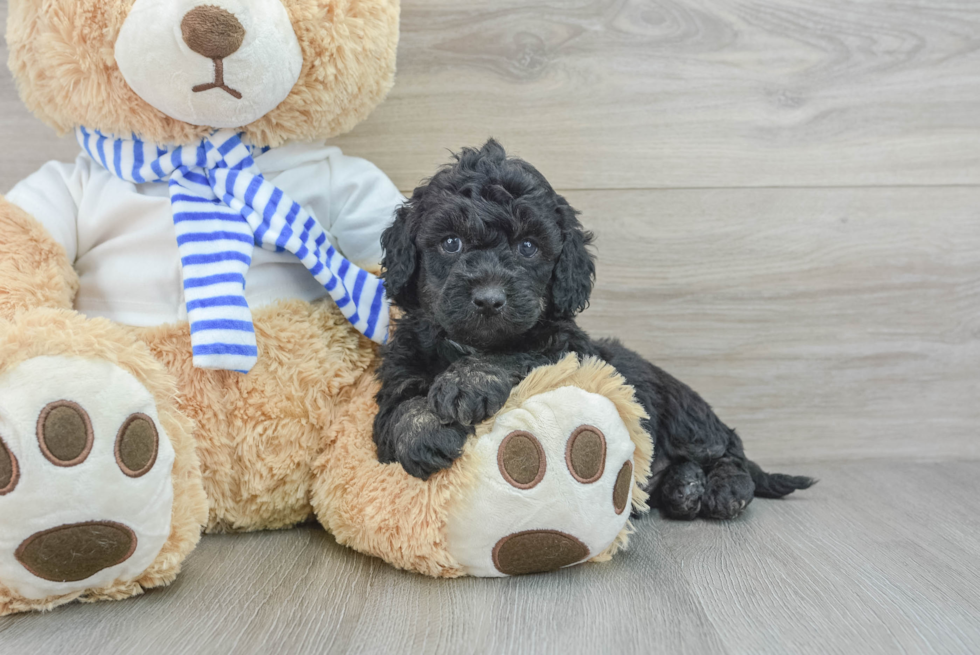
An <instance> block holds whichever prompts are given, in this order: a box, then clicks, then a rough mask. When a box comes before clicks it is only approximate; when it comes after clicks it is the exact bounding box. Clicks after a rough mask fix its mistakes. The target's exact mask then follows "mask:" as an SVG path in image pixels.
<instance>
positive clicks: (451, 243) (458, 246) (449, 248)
mask: <svg viewBox="0 0 980 655" xmlns="http://www.w3.org/2000/svg"><path fill="white" fill-rule="evenodd" d="M442 249H443V250H445V251H446V252H448V253H457V252H459V251H460V250H462V249H463V240H462V239H460V238H459V237H449V238H448V239H445V240H443V242H442Z"/></svg>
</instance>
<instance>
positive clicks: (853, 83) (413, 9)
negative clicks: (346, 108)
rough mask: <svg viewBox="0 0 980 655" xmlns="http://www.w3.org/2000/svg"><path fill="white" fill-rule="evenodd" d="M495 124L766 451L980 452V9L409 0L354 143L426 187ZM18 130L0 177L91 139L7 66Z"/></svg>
mask: <svg viewBox="0 0 980 655" xmlns="http://www.w3.org/2000/svg"><path fill="white" fill-rule="evenodd" d="M0 18H2V19H4V20H5V18H6V3H4V4H3V6H2V7H0ZM2 54H3V56H4V58H5V54H6V53H5V52H3V53H2ZM488 136H495V137H497V138H498V139H499V140H501V142H502V143H503V144H504V145H505V146H506V147H507V148H508V150H509V151H510V152H511V153H512V154H515V155H520V156H523V157H525V158H526V159H528V160H529V161H531V162H532V163H533V164H535V165H536V166H537V167H538V168H540V169H541V170H542V172H544V173H545V175H547V176H548V177H549V178H550V179H551V181H552V182H553V184H554V185H555V186H556V187H557V188H559V189H560V190H561V191H562V192H563V193H565V194H566V195H567V197H568V198H569V200H570V202H571V203H572V204H573V205H574V206H576V207H577V208H579V209H580V210H582V212H583V220H584V221H585V223H586V224H587V225H588V226H589V227H591V228H592V229H594V230H595V232H596V233H597V234H598V237H599V241H598V250H597V252H598V255H599V281H598V285H597V288H596V292H595V295H594V299H593V306H592V308H591V309H590V310H589V311H588V312H586V314H585V315H584V316H583V319H582V320H583V323H584V324H585V325H586V326H587V327H588V328H589V329H590V330H592V331H593V332H594V333H596V334H601V335H619V336H621V337H623V338H624V340H625V341H626V342H627V343H629V344H630V345H632V346H634V347H635V348H636V349H637V350H639V351H640V352H641V353H642V354H644V355H646V356H648V357H650V358H652V359H654V360H655V361H657V362H658V363H659V364H661V365H663V366H664V367H665V368H667V369H668V370H670V371H672V372H673V373H675V374H676V375H678V377H681V378H682V379H684V380H685V381H687V382H688V383H689V384H691V385H692V386H693V387H694V388H696V389H698V390H700V391H701V392H702V393H703V394H704V395H705V396H706V397H707V398H708V399H709V401H710V402H712V404H713V405H714V406H715V407H716V408H717V409H718V410H719V412H720V413H721V414H722V416H723V418H725V419H726V420H727V421H728V422H729V423H730V424H732V425H734V426H736V427H737V428H738V429H739V431H740V432H741V433H742V434H743V436H744V438H745V440H746V443H747V445H748V448H749V452H750V454H752V455H754V456H756V457H757V458H759V459H762V460H764V461H774V460H813V459H826V460H829V459H850V458H867V457H876V456H884V455H888V456H901V457H908V458H919V459H921V458H926V459H943V458H976V457H978V456H980V428H978V425H980V4H977V3H976V2H974V1H973V0H905V1H903V2H901V3H896V2H891V1H888V0H868V1H865V2H853V0H826V1H824V2H819V3H814V2H805V1H803V0H754V1H743V0H714V1H709V0H683V1H681V0H564V1H559V0H551V1H546V0H534V1H530V2H529V1H526V0H403V38H402V42H401V47H400V52H399V78H398V82H397V84H396V86H395V89H394V90H393V92H392V94H391V96H390V98H389V100H388V101H387V102H386V103H385V104H384V105H383V106H382V107H381V108H379V109H378V110H377V111H376V112H375V113H374V115H373V116H372V117H371V118H370V119H369V120H368V121H367V122H365V123H364V124H362V125H360V126H359V127H358V128H356V129H355V130H354V131H353V132H352V133H351V134H348V135H345V136H344V137H342V138H339V139H337V143H338V144H339V145H341V146H342V147H343V148H344V149H345V151H346V152H347V153H348V154H355V155H360V156H364V157H367V158H369V159H371V160H372V161H374V162H375V163H377V164H378V165H379V166H380V167H381V168H382V169H383V170H385V171H386V172H387V173H388V174H389V175H390V176H391V177H392V179H394V180H395V181H396V183H397V184H398V185H399V187H400V188H402V189H404V190H406V191H409V190H411V188H412V187H413V186H415V185H416V184H417V183H418V182H419V181H420V180H421V179H423V178H425V177H426V176H428V175H431V174H432V172H433V171H434V170H435V168H436V166H438V165H439V164H441V163H444V162H445V161H446V159H447V153H448V151H449V150H452V149H457V148H459V147H461V146H464V145H479V144H480V143H481V142H482V141H483V140H485V139H486V138H487V137H488ZM0 144H3V145H2V146H0V190H6V189H8V188H9V187H10V186H12V185H13V184H14V183H15V182H16V181H17V180H18V179H20V178H22V177H24V176H25V175H27V174H29V173H30V172H31V171H33V170H35V169H36V168H37V167H38V166H39V165H40V164H41V163H43V162H44V161H45V160H47V159H50V158H60V159H71V158H73V157H74V154H75V151H76V150H77V148H76V146H75V145H74V143H73V142H71V141H70V140H59V139H57V138H56V137H55V136H54V135H52V134H51V133H50V132H49V131H48V130H47V129H46V128H45V127H43V126H42V125H40V124H39V123H38V122H37V121H36V120H34V119H33V118H32V117H31V116H30V115H29V114H28V113H27V112H26V110H24V109H23V108H22V107H21V105H20V104H19V101H18V100H17V98H16V93H15V90H14V88H13V82H12V80H11V79H10V75H9V73H6V72H3V73H0Z"/></svg>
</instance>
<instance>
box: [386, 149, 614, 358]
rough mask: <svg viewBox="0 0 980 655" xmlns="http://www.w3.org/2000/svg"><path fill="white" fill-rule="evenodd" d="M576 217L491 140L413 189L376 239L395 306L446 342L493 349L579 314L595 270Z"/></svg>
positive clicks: (529, 168) (530, 168)
mask: <svg viewBox="0 0 980 655" xmlns="http://www.w3.org/2000/svg"><path fill="white" fill-rule="evenodd" d="M591 241H592V235H591V234H590V233H588V232H585V231H584V230H583V229H582V226H581V224H580V223H579V221H578V218H576V211H575V210H574V209H572V208H571V207H570V206H569V204H568V203H567V202H566V201H565V199H564V198H562V197H561V196H560V195H558V194H557V193H555V191H554V189H552V188H551V185H550V184H548V182H547V180H545V179H544V176H542V175H541V173H539V172H538V171H537V170H536V169H535V168H534V167H533V166H531V165H530V164H528V163H527V162H525V161H523V160H520V159H516V158H508V157H507V154H506V153H505V152H504V149H503V148H502V147H501V146H500V144H498V143H497V142H496V141H493V140H490V141H488V142H487V144H486V145H484V146H483V147H482V148H480V149H479V150H476V149H471V148H466V149H464V150H463V151H462V152H461V153H459V154H458V155H455V156H454V162H453V163H452V164H450V165H448V166H446V167H445V168H443V169H442V170H440V171H439V172H438V173H436V175H435V176H434V177H433V178H432V179H431V180H429V181H428V183H426V184H424V185H422V186H420V187H418V188H417V189H415V192H414V193H413V195H412V198H411V200H409V201H408V202H407V203H406V204H405V205H403V206H402V207H401V209H400V210H399V211H398V216H397V218H396V220H395V222H394V224H393V225H392V226H391V227H390V228H388V229H387V230H386V231H385V233H384V235H383V236H382V238H381V242H382V245H383V246H384V249H385V256H384V261H383V265H384V268H385V272H384V280H385V284H386V286H387V290H388V295H389V297H390V298H391V299H392V301H393V302H394V303H395V304H396V305H398V306H400V307H401V308H402V309H404V310H406V311H408V312H415V311H421V312H424V313H425V315H426V316H427V317H428V318H429V319H430V320H432V321H434V322H435V323H437V324H438V325H439V326H441V327H442V328H443V330H445V332H446V333H447V335H448V336H449V338H450V339H452V340H453V341H456V342H457V343H460V344H462V345H467V346H472V347H475V348H481V349H486V348H493V347H495V346H500V345H504V344H506V343H508V342H511V341H514V340H516V339H518V338H519V337H520V336H521V335H522V334H524V333H526V332H527V331H528V330H530V329H531V328H533V327H534V326H535V325H537V324H539V323H540V322H542V321H547V320H556V319H567V318H571V317H572V316H574V315H575V314H576V313H578V312H580V311H582V310H583V309H585V307H586V306H587V305H588V302H589V294H590V293H591V291H592V282H593V279H594V277H595V267H594V265H593V262H592V257H591V255H590V253H589V251H588V248H587V246H588V245H589V244H590V243H591Z"/></svg>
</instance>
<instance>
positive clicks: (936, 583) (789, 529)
mask: <svg viewBox="0 0 980 655" xmlns="http://www.w3.org/2000/svg"><path fill="white" fill-rule="evenodd" d="M787 470H788V471H790V472H797V473H808V474H813V475H816V476H818V477H820V478H821V482H820V483H819V484H818V485H817V486H816V487H814V488H813V489H811V490H810V491H809V492H807V493H805V494H801V495H798V496H795V497H792V498H790V499H787V500H784V501H765V500H756V501H755V502H754V503H753V504H752V505H751V506H750V508H749V510H748V511H747V513H746V514H745V515H744V516H743V517H742V518H741V519H739V520H736V521H734V522H731V523H711V522H705V521H697V522H694V523H676V522H671V521H665V520H663V519H661V518H659V517H649V518H646V519H643V520H641V521H640V522H639V523H638V532H637V534H636V536H635V537H634V541H633V544H632V547H631V548H630V550H629V551H627V552H626V553H624V554H623V555H622V556H620V557H617V558H616V559H614V560H613V561H612V562H610V563H608V564H599V565H587V566H582V567H576V568H573V569H569V570H565V571H561V572H558V573H555V574H547V575H539V576H530V577H524V578H514V579H505V580H481V579H461V580H430V579H426V578H422V577H420V576H417V575H414V574H408V573H403V572H399V571H396V570H394V569H392V568H390V567H388V566H387V565H384V564H382V563H381V562H380V561H378V560H375V559H370V558H367V557H365V556H362V555H359V554H357V553H354V552H352V551H350V550H347V549H345V548H342V547H340V546H338V545H337V544H336V543H335V542H334V541H333V540H332V539H331V538H330V537H329V536H328V535H327V534H325V533H324V532H322V531H321V530H320V529H318V528H316V527H312V526H309V527H303V528H299V529H296V530H290V531H284V532H277V533H260V534H252V535H221V536H208V537H205V538H204V540H203V541H202V543H201V546H200V547H199V548H198V549H197V550H196V551H195V552H194V553H192V554H191V556H190V558H189V559H188V561H187V565H186V567H185V570H184V572H183V573H182V574H181V577H180V578H179V580H178V582H177V583H176V584H174V585H173V586H171V587H169V588H166V589H160V590H154V591H151V592H149V593H147V594H146V595H145V596H143V597H141V598H138V599H131V600H127V601H122V602H118V603H100V604H95V605H72V606H68V607H65V608H61V609H59V610H57V611H55V612H54V613H52V614H46V615H20V616H14V617H7V618H4V619H0V650H2V651H3V652H4V653H17V654H18V655H34V654H35V653H49V652H67V651H68V650H69V648H70V650H71V652H72V653H74V654H75V655H88V654H89V653H91V654H93V655H94V654H96V653H98V654H99V655H103V654H108V653H132V654H139V653H152V652H170V653H175V654H182V653H209V654H214V655H219V654H223V653H229V654H231V653H234V654H236V655H239V654H249V653H270V652H283V653H286V652H288V653H296V654H301V653H334V652H351V653H402V652H404V653H580V652H581V653H588V652H627V653H633V652H645V653H661V652H663V653H675V652H676V653H733V654H734V653H778V654H783V653H788V652H793V653H820V654H824V653H856V652H860V653H894V652H908V653H967V652H976V651H977V650H978V649H980V565H978V562H980V519H978V516H980V494H978V491H980V484H978V482H977V480H978V479H980V463H978V462H969V463H952V462H950V463H938V464H917V463H909V462H889V461H873V462H846V463H823V464H813V463H811V464H806V465H796V466H790V467H789V468H788V469H787Z"/></svg>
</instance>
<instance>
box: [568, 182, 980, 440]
mask: <svg viewBox="0 0 980 655" xmlns="http://www.w3.org/2000/svg"><path fill="white" fill-rule="evenodd" d="M566 195H567V197H568V200H569V202H570V203H571V204H572V206H574V207H576V208H578V209H579V210H580V211H581V212H582V215H581V220H582V221H583V223H585V224H586V225H587V226H589V227H590V228H593V229H594V230H595V231H596V233H597V237H598V238H597V242H596V252H597V255H598V273H597V276H598V285H597V288H596V291H595V293H594V295H593V301H592V307H591V309H589V310H588V311H586V312H585V314H584V315H583V317H582V320H581V323H582V325H583V326H584V327H586V328H587V329H588V330H590V331H591V332H592V333H593V334H594V335H596V336H619V337H621V338H622V339H623V340H624V341H625V342H626V343H627V345H629V346H631V347H633V348H635V349H636V350H637V351H639V352H640V353H641V354H643V355H645V356H646V357H648V358H650V359H652V360H653V361H655V362H656V363H658V364H660V365H662V366H663V367H664V368H665V369H667V370H668V371H670V372H671V373H673V374H674V375H676V376H677V377H679V378H680V379H682V380H684V381H685V382H687V383H688V384H690V385H691V386H692V387H693V388H694V389H696V390H698V391H699V392H700V393H702V395H704V397H705V398H707V399H708V401H709V402H710V403H712V404H713V406H714V407H715V408H716V410H717V411H718V412H719V414H720V415H721V416H722V417H723V418H724V419H725V420H726V421H727V422H728V423H729V424H730V425H733V426H734V427H736V428H737V429H738V430H739V432H740V433H741V434H742V436H743V439H744V440H745V442H746V445H747V448H748V452H749V453H750V454H752V455H754V456H758V457H762V458H764V459H773V458H781V457H794V458H814V459H841V458H850V457H881V456H889V457H891V456H908V457H914V458H918V459H921V458H926V459H941V458H944V457H965V456H969V457H974V458H976V457H978V456H980V427H978V426H980V403H978V402H977V399H978V398H980V188H978V187H961V188H960V187H956V188H917V189H905V188H887V189H882V188H872V189H715V190H674V191H576V192H569V193H567V194H566Z"/></svg>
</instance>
